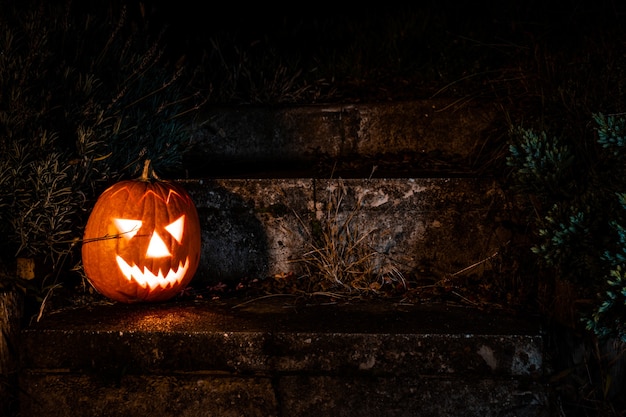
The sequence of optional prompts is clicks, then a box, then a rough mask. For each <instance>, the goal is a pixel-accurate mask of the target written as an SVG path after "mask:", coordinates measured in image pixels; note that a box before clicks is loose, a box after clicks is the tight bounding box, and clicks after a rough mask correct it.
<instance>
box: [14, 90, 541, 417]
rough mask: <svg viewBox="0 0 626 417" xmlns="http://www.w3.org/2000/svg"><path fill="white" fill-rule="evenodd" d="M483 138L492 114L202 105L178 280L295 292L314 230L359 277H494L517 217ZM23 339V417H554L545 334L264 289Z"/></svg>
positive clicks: (443, 311) (44, 324)
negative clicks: (194, 246) (488, 166)
mask: <svg viewBox="0 0 626 417" xmlns="http://www.w3.org/2000/svg"><path fill="white" fill-rule="evenodd" d="M497 124H498V118H497V117H496V111H495V109H494V108H493V107H492V106H491V105H490V104H489V103H486V104H480V103H475V104H474V105H472V106H457V105H456V104H455V103H454V102H450V101H432V100H430V101H418V102H410V103H389V104H384V105H350V106H310V107H300V108H272V109H268V108H253V107H249V108H244V107H238V108H236V109H212V110H211V111H210V112H209V114H207V115H206V116H205V117H204V118H203V119H201V121H200V122H199V123H198V125H197V126H196V127H195V128H194V135H193V139H192V145H193V147H194V151H193V152H191V153H189V154H188V155H187V158H188V159H187V161H186V165H187V167H188V174H189V176H190V177H191V178H194V179H186V180H180V182H181V183H182V184H183V185H184V187H185V188H186V189H187V190H188V191H189V192H190V194H191V195H192V198H193V199H194V202H195V203H196V206H197V208H198V212H199V215H200V219H201V227H202V254H201V261H200V266H199V269H198V271H197V274H196V276H195V277H194V279H193V281H192V284H191V285H192V286H193V287H195V288H197V289H199V290H201V289H202V288H206V287H209V286H213V285H215V284H216V283H220V282H223V283H237V282H240V280H242V278H248V279H250V278H259V279H263V278H266V277H274V276H285V275H291V276H296V277H304V276H306V275H307V274H309V273H311V270H310V267H311V265H310V264H308V263H307V262H303V260H306V259H307V254H310V253H311V252H312V251H313V252H315V251H316V250H324V248H320V246H319V244H316V243H315V242H316V241H319V240H320V239H319V238H320V237H321V238H323V237H324V233H325V232H328V233H335V235H334V237H335V238H336V239H335V241H334V242H335V243H337V242H340V244H343V245H346V244H347V246H350V243H351V242H352V243H354V242H356V241H358V242H361V243H362V249H363V250H364V251H366V252H365V255H367V256H368V259H370V260H371V265H370V266H369V267H370V268H371V269H370V271H371V272H372V273H374V274H387V273H393V274H395V276H402V277H407V279H412V278H415V277H420V278H424V277H435V279H436V280H438V279H440V278H442V277H446V276H453V275H455V274H457V273H459V272H463V273H469V274H473V275H474V276H476V277H478V279H479V280H480V277H481V276H482V275H483V274H487V273H492V274H494V273H496V274H497V273H498V271H496V270H495V269H496V267H494V263H492V262H491V261H492V260H494V259H495V257H497V255H498V251H499V250H500V249H501V248H502V247H503V246H505V245H507V244H508V242H510V241H511V240H512V239H515V237H516V236H515V231H514V228H513V227H512V226H511V225H513V224H515V221H514V219H513V217H514V205H513V203H512V202H511V201H510V199H509V197H508V196H507V194H506V192H505V191H504V190H503V189H502V188H501V187H500V185H499V184H498V182H497V181H495V180H493V179H491V178H489V176H488V175H476V174H477V172H476V171H477V167H480V166H481V165H482V164H483V162H484V161H485V160H486V159H489V158H491V157H492V155H489V154H488V153H489V152H487V154H486V153H485V151H484V150H485V149H487V148H493V147H491V146H488V145H492V144H493V142H494V141H497V140H498V134H499V133H498V132H499V130H498V128H497ZM478 171H480V169H479V168H478ZM433 174H435V175H433ZM482 174H484V172H483V173H482ZM322 240H323V239H322ZM339 299H340V298H339ZM323 300H324V301H328V300H329V298H324V299H323ZM305 301H306V302H307V303H309V304H306V303H305ZM21 336H22V341H21V348H20V353H21V367H20V373H19V383H20V389H21V398H20V416H21V417H30V416H36V415H41V414H45V415H47V416H59V417H66V416H70V415H71V416H104V417H106V416H116V417H119V416H133V417H136V416H148V415H149V416H154V415H159V416H165V417H168V416H177V417H178V416H188V417H195V416H264V417H265V416H276V417H287V416H289V417H310V416H315V417H318V416H319V415H328V416H345V417H352V416H390V417H392V416H393V417H396V416H415V417H422V416H464V417H472V416H481V417H485V416H486V417H489V416H510V417H513V416H517V417H530V416H540V417H544V416H545V417H548V416H549V412H550V410H549V408H550V407H549V398H550V396H549V391H548V387H547V384H546V383H545V381H544V379H545V376H546V370H545V369H544V368H545V367H546V364H545V359H544V358H545V355H544V344H543V335H542V332H541V326H540V324H539V322H538V321H537V320H536V319H535V318H533V317H516V316H512V315H510V314H504V313H503V312H501V311H497V312H488V311H481V310H478V309H471V308H468V307H461V306H458V305H457V306H453V305H446V304H441V303H434V302H429V303H426V304H419V303H411V304H405V303H400V302H392V301H391V300H390V299H387V300H369V301H368V302H363V301H361V302H359V301H356V300H354V298H353V299H352V300H351V301H350V302H345V303H338V302H336V301H333V302H330V303H329V302H325V303H322V302H321V301H320V300H319V299H318V300H316V299H315V298H310V297H307V298H306V299H300V298H298V297H296V296H295V294H283V295H277V294H274V295H271V296H267V297H261V298H248V299H236V298H232V299H229V298H222V299H215V300H202V299H195V300H193V301H192V300H189V299H183V300H176V301H171V302H167V303H161V304H155V305H150V304H148V305H145V304H140V305H121V304H94V305H90V306H85V307H81V308H77V309H71V310H63V311H60V312H57V313H55V314H49V315H47V316H44V318H43V319H42V320H41V321H40V322H38V323H34V324H33V325H31V326H29V327H27V328H25V329H24V330H23V331H22V334H21Z"/></svg>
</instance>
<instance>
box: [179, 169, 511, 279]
mask: <svg viewBox="0 0 626 417" xmlns="http://www.w3.org/2000/svg"><path fill="white" fill-rule="evenodd" d="M184 186H185V187H186V188H187V190H188V191H189V192H190V193H191V195H192V197H193V199H194V201H195V203H196V206H197V208H198V212H199V215H200V219H201V226H202V245H203V246H202V247H203V249H202V256H201V260H200V267H199V269H198V272H197V274H196V277H195V278H194V281H193V282H192V285H204V284H206V283H210V282H216V281H222V282H228V281H231V282H232V281H235V282H238V281H237V280H240V279H241V278H242V277H248V278H265V277H266V276H273V275H275V274H280V273H288V272H295V273H297V274H299V273H301V271H302V267H303V264H302V263H298V262H295V261H297V260H298V259H302V257H303V255H304V254H305V253H307V252H309V251H311V249H312V246H311V245H312V243H313V240H314V239H313V237H314V236H313V235H314V233H316V230H319V229H320V227H323V226H324V225H326V226H336V227H342V225H344V224H345V221H346V219H348V218H350V219H351V220H350V222H349V224H348V227H349V228H350V230H351V231H352V232H355V233H356V232H358V233H360V234H361V236H365V235H367V240H366V241H365V242H366V243H367V245H369V247H370V248H372V250H373V251H376V252H377V255H376V262H377V265H376V268H380V269H385V268H395V269H397V270H399V271H400V272H401V273H403V274H406V275H407V276H408V275H414V274H415V273H417V272H419V271H422V272H423V271H425V270H426V269H428V270H429V271H430V272H429V273H436V274H450V273H454V272H457V271H459V270H461V269H463V268H466V267H468V266H470V265H473V264H475V263H477V262H480V261H482V260H484V259H486V258H489V257H490V256H492V255H493V254H494V253H495V252H497V251H498V249H500V248H501V247H502V245H505V244H506V243H507V241H508V240H509V239H511V230H509V229H507V227H506V226H505V225H506V224H507V220H509V219H510V215H511V214H510V211H511V206H510V202H509V201H508V199H507V196H506V195H505V194H504V193H503V192H502V190H501V189H500V188H499V186H498V184H497V183H496V182H494V181H493V180H491V179H475V178H435V179H433V178H391V179H389V178H387V179H384V178H378V179H376V178H372V179H337V180H332V179H312V178H306V179H302V178H295V179H285V178H283V179H208V180H191V181H186V182H184Z"/></svg>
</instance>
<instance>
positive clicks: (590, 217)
mask: <svg viewBox="0 0 626 417" xmlns="http://www.w3.org/2000/svg"><path fill="white" fill-rule="evenodd" d="M593 122H594V125H595V129H594V131H595V137H594V140H595V141H594V142H592V141H585V140H584V139H583V140H581V139H572V138H561V137H558V136H549V135H548V134H547V133H546V132H537V131H535V130H532V129H526V128H521V127H520V128H515V129H513V131H512V138H513V142H512V144H511V146H510V154H509V157H508V159H507V162H508V165H509V166H510V167H512V168H513V175H514V180H515V185H516V187H517V188H518V191H520V195H527V196H529V197H530V198H529V199H528V201H529V203H530V206H531V207H530V208H531V211H530V212H532V213H534V216H533V218H532V220H531V223H533V224H534V225H535V226H536V241H535V245H534V246H533V247H532V251H533V252H534V253H535V254H536V255H537V256H538V258H539V260H540V261H541V264H542V265H543V266H544V267H546V268H549V270H550V271H551V273H554V274H556V275H557V276H558V277H559V278H560V279H565V280H568V281H570V282H572V283H573V284H575V285H577V286H578V287H579V288H582V289H583V291H582V294H581V295H583V296H584V297H588V298H589V299H591V300H593V301H592V302H591V303H590V304H591V307H590V308H589V309H585V310H584V311H581V314H582V320H583V322H584V323H585V326H586V328H587V329H588V330H592V331H593V332H594V333H595V334H596V335H598V336H600V337H618V338H620V339H621V340H622V341H625V342H626V176H625V175H624V174H626V172H625V171H626V147H625V146H626V119H625V118H624V117H623V116H621V115H604V114H599V113H598V114H594V115H593ZM567 139H569V140H567Z"/></svg>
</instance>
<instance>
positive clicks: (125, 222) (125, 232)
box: [113, 219, 141, 240]
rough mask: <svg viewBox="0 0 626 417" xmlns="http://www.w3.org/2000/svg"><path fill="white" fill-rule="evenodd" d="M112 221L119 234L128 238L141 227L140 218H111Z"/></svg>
mask: <svg viewBox="0 0 626 417" xmlns="http://www.w3.org/2000/svg"><path fill="white" fill-rule="evenodd" d="M113 223H115V227H116V228H117V231H118V232H120V235H122V237H124V238H126V239H129V240H130V239H132V238H133V237H134V236H135V235H136V234H137V232H138V231H139V229H141V220H129V219H113Z"/></svg>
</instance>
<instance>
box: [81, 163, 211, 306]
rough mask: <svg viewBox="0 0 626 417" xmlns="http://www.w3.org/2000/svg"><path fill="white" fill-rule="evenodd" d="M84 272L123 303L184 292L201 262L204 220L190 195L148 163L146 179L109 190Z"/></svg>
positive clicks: (99, 205)
mask: <svg viewBox="0 0 626 417" xmlns="http://www.w3.org/2000/svg"><path fill="white" fill-rule="evenodd" d="M82 258H83V266H84V269H85V274H86V276H87V278H88V280H89V282H90V283H91V284H92V285H93V286H94V288H95V289H96V290H97V291H98V292H100V293H101V294H103V295H105V296H107V297H109V298H111V299H113V300H117V301H120V302H125V303H133V302H138V301H165V300H168V299H170V298H172V297H174V296H175V295H176V294H177V293H179V292H180V291H182V290H183V289H185V287H186V286H187V285H188V284H189V281H191V279H192V278H193V275H194V274H195V272H196V269H197V267H198V262H199V260H200V222H199V219H198V213H197V211H196V208H195V205H194V204H193V201H192V200H191V197H190V196H189V194H188V193H187V192H186V191H185V190H184V189H183V188H182V187H181V186H180V185H179V184H176V183H173V182H168V181H161V180H159V179H157V178H156V176H155V175H153V174H152V173H151V172H150V163H149V161H147V162H146V164H145V166H144V171H143V174H142V176H141V178H139V179H136V180H128V181H121V182H118V183H117V184H114V185H112V186H111V187H109V188H108V189H107V190H105V191H104V192H103V193H102V194H101V195H100V197H99V198H98V200H97V201H96V204H95V206H94V208H93V210H92V212H91V215H90V216H89V219H88V221H87V225H86V227H85V234H84V239H83V246H82Z"/></svg>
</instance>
